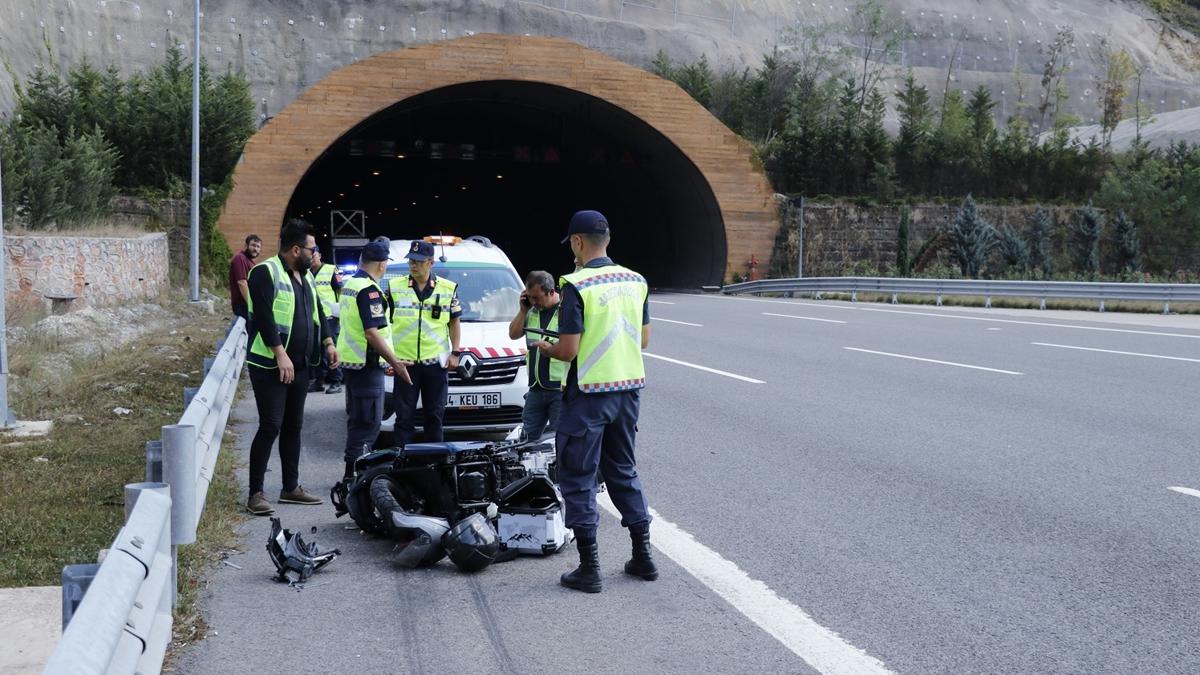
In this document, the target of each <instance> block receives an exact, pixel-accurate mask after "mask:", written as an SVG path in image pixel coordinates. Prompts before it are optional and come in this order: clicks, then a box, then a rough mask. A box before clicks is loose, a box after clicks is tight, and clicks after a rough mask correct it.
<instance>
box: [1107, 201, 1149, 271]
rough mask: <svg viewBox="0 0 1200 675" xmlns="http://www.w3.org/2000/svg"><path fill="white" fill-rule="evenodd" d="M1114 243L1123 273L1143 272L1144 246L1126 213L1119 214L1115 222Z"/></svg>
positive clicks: (1118, 262) (1118, 263)
mask: <svg viewBox="0 0 1200 675" xmlns="http://www.w3.org/2000/svg"><path fill="white" fill-rule="evenodd" d="M1113 240H1114V241H1113V243H1114V244H1115V246H1114V248H1115V250H1116V258H1117V265H1118V266H1119V267H1120V269H1121V271H1122V272H1141V271H1142V245H1141V241H1140V240H1139V238H1138V232H1137V226H1136V225H1134V223H1133V220H1131V219H1130V218H1129V216H1127V215H1125V212H1124V211H1118V212H1117V219H1116V220H1115V221H1114V222H1113Z"/></svg>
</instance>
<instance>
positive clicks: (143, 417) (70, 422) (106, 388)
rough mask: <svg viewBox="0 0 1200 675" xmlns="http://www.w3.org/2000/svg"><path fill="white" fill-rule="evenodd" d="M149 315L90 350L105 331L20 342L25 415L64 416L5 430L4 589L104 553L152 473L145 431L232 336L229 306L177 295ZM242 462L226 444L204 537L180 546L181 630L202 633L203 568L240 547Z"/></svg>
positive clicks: (19, 383)
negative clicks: (143, 330) (133, 492)
mask: <svg viewBox="0 0 1200 675" xmlns="http://www.w3.org/2000/svg"><path fill="white" fill-rule="evenodd" d="M147 320H148V321H161V325H162V326H164V328H161V329H158V330H156V331H152V332H150V333H148V334H146V335H144V336H143V337H141V338H138V339H135V340H134V341H133V342H132V343H131V344H128V345H124V346H113V347H106V348H103V349H101V350H99V352H98V353H96V352H92V353H91V354H90V355H87V354H88V352H87V351H86V350H79V349H76V348H75V347H77V346H78V343H79V342H83V341H91V342H92V343H93V344H94V343H100V344H103V341H104V340H105V339H106V336H104V335H84V336H77V339H76V340H75V341H74V342H73V341H72V340H70V339H68V338H64V337H62V336H57V335H51V334H43V333H38V332H37V331H32V332H30V333H29V334H27V335H26V336H25V338H24V339H23V340H22V341H21V342H20V343H19V344H14V345H12V349H11V353H10V373H11V375H10V377H11V379H10V399H11V402H12V405H13V407H14V409H15V410H16V413H17V416H18V418H20V419H23V420H53V421H54V422H55V424H54V429H53V430H52V431H51V433H50V434H49V435H47V436H45V437H41V438H36V439H18V438H11V437H3V436H0V513H2V514H3V517H0V551H3V552H4V555H3V556H0V587H14V586H31V585H56V584H58V583H59V581H60V574H61V571H62V567H63V565H66V564H72V563H85V562H94V561H95V560H96V553H97V551H98V550H100V549H102V548H106V547H108V545H109V544H111V542H112V539H113V537H114V536H115V534H116V532H117V530H118V529H119V528H120V526H121V524H122V522H123V501H124V493H123V488H124V485H125V484H126V483H134V482H140V481H143V480H145V444H146V441H147V440H150V439H157V438H158V437H159V436H160V427H161V426H163V425H165V424H171V423H174V422H175V421H177V420H178V418H179V415H180V414H181V413H182V411H183V396H182V391H183V387H185V386H199V384H200V382H201V379H202V372H201V368H202V363H203V359H204V357H206V356H210V355H212V353H213V352H214V349H213V343H214V342H215V341H216V340H218V339H220V338H221V337H222V336H223V334H224V326H223V321H222V319H221V318H220V316H214V315H212V314H202V313H199V312H198V311H197V310H196V309H195V308H192V307H190V306H189V305H187V304H186V303H184V302H180V301H178V299H177V301H176V302H173V303H170V304H169V305H168V306H167V307H164V309H163V313H162V315H160V316H155V317H147ZM115 409H128V410H129V411H130V412H128V413H124V411H118V412H114V410H115ZM229 445H230V442H229V441H228V440H227V442H226V443H225V446H226V447H228V446H229ZM234 468H235V460H234V458H233V454H232V453H230V452H226V451H223V452H222V453H221V456H220V459H219V460H218V466H217V470H216V472H215V476H214V479H213V482H212V484H211V486H210V488H209V497H208V502H207V505H206V507H205V512H204V517H203V518H202V520H201V523H200V532H199V534H198V540H197V544H194V545H192V546H186V547H183V548H182V549H181V551H180V560H179V563H180V580H181V585H180V594H181V600H182V603H181V605H180V608H179V610H178V611H177V614H176V626H177V635H178V636H179V639H183V640H189V639H192V636H194V635H197V634H199V635H202V634H203V624H202V621H201V619H200V618H199V616H198V614H197V611H196V605H195V600H196V596H197V593H198V589H199V587H200V584H201V583H202V582H201V577H202V571H203V569H204V567H205V566H206V565H208V564H209V562H210V561H211V560H214V559H216V558H218V557H219V556H220V553H221V552H222V551H225V550H228V549H229V548H232V547H233V546H235V545H236V534H235V531H234V525H235V524H236V523H237V521H238V519H239V518H240V513H239V510H238V499H237V493H238V492H239V488H238V486H237V481H236V478H235V476H234Z"/></svg>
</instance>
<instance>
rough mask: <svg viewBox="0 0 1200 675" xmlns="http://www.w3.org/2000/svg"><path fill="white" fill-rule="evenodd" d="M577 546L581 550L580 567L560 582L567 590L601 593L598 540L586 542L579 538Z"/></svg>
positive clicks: (564, 576) (568, 573)
mask: <svg viewBox="0 0 1200 675" xmlns="http://www.w3.org/2000/svg"><path fill="white" fill-rule="evenodd" d="M575 546H576V547H577V548H578V549H579V567H576V568H575V570H574V571H572V572H567V573H566V574H564V575H562V577H560V578H559V581H560V582H562V585H563V586H566V587H567V588H574V589H575V590H577V591H583V592H584V593H599V592H600V549H599V548H598V547H597V546H596V540H595V539H592V540H590V541H585V540H583V539H578V538H577V539H576V541H575Z"/></svg>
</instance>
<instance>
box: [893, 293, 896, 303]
mask: <svg viewBox="0 0 1200 675" xmlns="http://www.w3.org/2000/svg"><path fill="white" fill-rule="evenodd" d="M892 304H893V305H894V304H896V294H895V293H892Z"/></svg>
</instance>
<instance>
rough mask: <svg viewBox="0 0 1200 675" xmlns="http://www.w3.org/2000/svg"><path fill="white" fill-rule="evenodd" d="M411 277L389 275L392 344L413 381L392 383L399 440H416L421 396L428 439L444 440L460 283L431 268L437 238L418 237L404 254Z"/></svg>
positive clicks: (454, 359) (455, 352) (454, 364)
mask: <svg viewBox="0 0 1200 675" xmlns="http://www.w3.org/2000/svg"><path fill="white" fill-rule="evenodd" d="M405 257H406V258H407V259H408V272H409V274H408V278H407V279H401V278H395V279H392V280H391V281H390V295H391V298H392V325H391V330H392V350H393V351H395V352H396V356H397V357H398V358H399V359H400V360H402V361H407V362H411V363H412V365H411V366H409V367H408V374H409V376H410V378H411V380H412V381H411V382H405V381H404V380H402V379H401V378H400V377H398V376H397V378H396V381H395V383H394V385H393V388H392V396H393V397H394V399H393V400H394V402H395V408H396V430H397V432H398V434H397V436H398V438H397V441H398V442H399V443H400V445H405V444H407V443H410V442H412V440H413V436H414V435H415V434H416V419H415V418H416V411H417V397H418V395H419V396H420V398H421V410H422V411H423V412H424V414H425V434H424V440H425V442H426V443H440V442H441V441H442V419H443V417H444V415H445V412H446V396H447V394H448V392H449V389H450V382H449V377H448V371H450V370H454V369H455V368H457V367H458V340H459V323H458V317H459V316H461V315H462V307H461V306H460V305H459V303H458V286H457V285H456V284H455V283H454V282H453V281H450V280H449V279H445V278H442V277H439V276H437V275H436V274H434V273H433V244H430V243H429V242H427V241H421V240H416V241H413V242H412V245H411V246H410V247H409V249H408V253H407V255H406V256H405Z"/></svg>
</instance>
